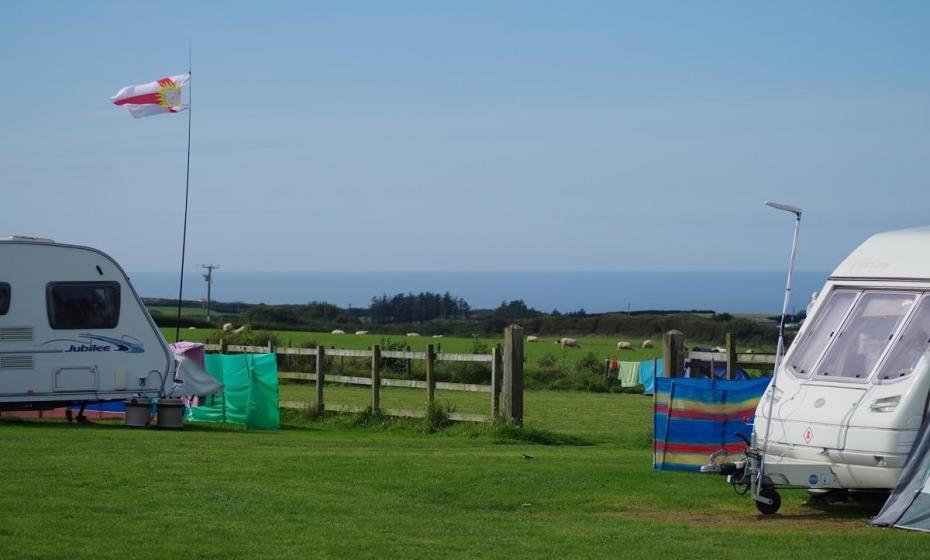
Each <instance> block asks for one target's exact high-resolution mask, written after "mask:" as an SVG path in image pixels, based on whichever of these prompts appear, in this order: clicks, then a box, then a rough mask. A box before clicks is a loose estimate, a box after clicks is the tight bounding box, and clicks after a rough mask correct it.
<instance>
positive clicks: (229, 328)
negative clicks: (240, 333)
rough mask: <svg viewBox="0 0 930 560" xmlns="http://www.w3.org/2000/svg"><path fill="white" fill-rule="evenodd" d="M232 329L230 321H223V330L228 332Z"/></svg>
mask: <svg viewBox="0 0 930 560" xmlns="http://www.w3.org/2000/svg"><path fill="white" fill-rule="evenodd" d="M231 330H232V323H223V332H229V331H231Z"/></svg>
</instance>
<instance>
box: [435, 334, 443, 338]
mask: <svg viewBox="0 0 930 560" xmlns="http://www.w3.org/2000/svg"><path fill="white" fill-rule="evenodd" d="M433 338H442V335H441V334H434V335H433Z"/></svg>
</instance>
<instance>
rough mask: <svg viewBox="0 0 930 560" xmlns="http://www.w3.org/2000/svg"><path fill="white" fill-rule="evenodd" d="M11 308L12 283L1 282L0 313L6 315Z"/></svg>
mask: <svg viewBox="0 0 930 560" xmlns="http://www.w3.org/2000/svg"><path fill="white" fill-rule="evenodd" d="M9 310H10V285H9V284H7V283H6V282H0V315H6V313H7V311H9Z"/></svg>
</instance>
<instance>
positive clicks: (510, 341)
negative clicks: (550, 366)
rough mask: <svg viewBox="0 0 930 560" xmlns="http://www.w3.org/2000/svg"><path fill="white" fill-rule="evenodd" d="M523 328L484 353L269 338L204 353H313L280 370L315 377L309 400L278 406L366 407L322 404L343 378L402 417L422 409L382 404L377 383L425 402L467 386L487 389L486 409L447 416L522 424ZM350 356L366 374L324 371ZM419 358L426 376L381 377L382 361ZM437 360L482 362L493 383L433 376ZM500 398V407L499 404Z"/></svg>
mask: <svg viewBox="0 0 930 560" xmlns="http://www.w3.org/2000/svg"><path fill="white" fill-rule="evenodd" d="M523 340H524V337H523V328H522V327H519V326H516V325H511V326H509V327H507V328H506V329H505V330H504V345H503V349H501V347H500V346H495V347H494V348H492V349H491V352H490V353H488V354H459V353H450V352H436V351H435V348H434V346H433V345H432V344H429V345H427V347H426V351H425V352H410V351H404V350H382V349H381V347H380V346H379V345H375V346H373V347H372V348H370V349H368V350H350V349H346V348H324V347H323V346H317V347H316V348H275V347H274V346H272V345H271V343H270V342H269V344H268V346H241V345H235V344H229V345H226V344H222V345H221V344H207V345H206V351H207V352H222V353H229V354H234V353H249V354H264V353H275V354H277V355H284V356H314V357H315V358H316V371H315V373H298V372H286V371H285V372H279V373H278V379H282V380H284V379H287V380H301V381H314V382H315V384H316V394H315V398H314V400H313V402H312V403H311V402H309V401H308V402H304V401H282V402H281V407H282V408H298V409H305V408H308V407H312V408H313V409H314V410H316V411H318V412H323V411H324V410H331V411H336V412H362V411H363V410H364V409H365V407H358V406H346V405H335V404H326V403H325V400H324V393H325V391H324V385H325V383H327V382H330V383H342V384H346V385H365V386H369V387H371V408H372V409H373V410H380V411H381V412H382V413H384V414H387V415H389V416H404V417H412V418H422V417H423V416H425V415H426V410H425V409H424V410H410V409H392V408H382V407H381V387H408V388H414V389H426V403H427V407H432V406H434V405H435V402H436V390H437V389H440V390H444V391H467V392H474V393H489V395H490V399H489V400H490V403H489V405H490V414H489V415H484V414H463V413H457V412H453V413H449V414H448V417H449V419H450V420H456V421H465V422H486V421H488V420H491V419H493V418H498V417H501V418H503V419H504V420H506V421H509V422H513V423H516V424H522V423H523ZM332 356H338V357H351V358H367V359H369V360H370V363H371V376H370V377H353V376H348V375H332V374H329V373H327V371H326V358H327V357H332ZM392 358H393V359H401V360H422V361H424V362H425V363H426V381H417V380H413V379H392V378H386V377H382V376H381V366H382V360H384V359H392ZM436 362H481V363H487V364H489V365H490V368H491V384H490V385H475V384H468V383H444V382H441V381H436V371H435V366H436ZM502 403H503V408H502V406H501V405H502Z"/></svg>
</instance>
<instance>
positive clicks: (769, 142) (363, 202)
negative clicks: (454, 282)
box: [0, 1, 930, 271]
mask: <svg viewBox="0 0 930 560" xmlns="http://www.w3.org/2000/svg"><path fill="white" fill-rule="evenodd" d="M928 28H930V3H927V2H904V1H896V2H779V3H767V4H763V3H757V2H629V3H627V2H603V3H601V2H457V3H452V2H300V3H284V2H272V3H268V4H263V3H256V2H241V3H230V2H223V3H208V2H191V3H187V2H183V3H172V2H160V3H158V4H157V6H155V5H153V4H152V3H151V2H57V3H51V2H7V3H5V7H4V16H3V18H2V19H0V71H2V74H0V76H2V78H0V79H2V80H3V84H2V86H3V87H2V91H3V93H2V99H3V101H4V105H5V106H6V111H4V113H3V115H2V116H0V123H2V124H0V171H2V173H0V182H2V193H3V198H4V201H3V203H2V204H0V234H6V233H16V234H27V235H40V236H47V237H52V238H55V239H56V240H60V241H66V242H75V243H82V244H90V245H93V246H97V247H100V248H102V249H104V250H106V251H108V252H110V253H111V254H113V255H114V256H115V257H117V259H118V260H120V261H121V262H122V263H123V264H124V265H125V266H126V268H128V269H129V270H135V271H158V270H173V269H176V267H177V260H178V251H179V244H180V229H181V218H182V215H181V212H182V208H183V206H182V204H183V189H184V163H185V160H184V156H185V149H186V126H187V120H186V116H175V115H164V116H157V117H151V118H147V119H140V120H134V119H132V118H130V117H129V116H128V115H127V114H126V113H125V111H124V110H121V109H118V108H116V107H113V106H111V105H110V104H109V101H108V98H109V96H111V95H113V94H114V93H115V92H116V91H117V90H118V89H119V88H120V87H121V86H124V85H128V84H133V83H142V82H146V81H150V80H153V79H155V78H158V77H161V76H163V75H166V74H174V73H179V72H183V71H184V70H185V69H186V65H187V54H188V52H187V51H188V37H192V38H193V80H192V84H193V106H194V111H193V113H192V118H193V123H192V124H193V143H192V155H191V159H192V163H191V224H190V228H189V245H188V251H189V252H188V255H189V258H188V263H189V264H190V266H191V267H196V264H197V263H203V262H217V263H220V264H222V265H223V266H224V268H225V269H226V270H242V271H248V270H277V271H302V270H307V271H310V270H327V271H337V270H343V271H350V270H396V271H405V270H432V271H455V270H514V271H523V270H529V271H532V270H778V269H783V268H784V267H785V265H786V260H787V251H788V242H789V238H790V228H791V220H790V217H789V216H787V215H783V214H779V213H776V212H774V211H772V210H768V209H766V208H764V207H763V206H762V202H763V201H764V200H766V199H775V200H780V201H784V202H789V203H792V204H797V205H799V206H802V207H804V208H805V209H806V211H807V215H806V216H805V219H804V224H803V226H802V239H801V250H800V254H799V267H800V268H801V269H806V270H829V269H831V268H833V266H835V264H837V262H838V261H839V260H840V259H841V258H842V257H843V256H844V255H845V254H846V253H848V252H849V251H850V250H851V249H852V248H853V247H854V246H855V245H856V244H857V243H859V242H860V241H861V240H862V239H864V238H865V237H867V236H868V235H870V234H872V233H874V232H878V231H883V230H888V229H897V228H902V227H911V226H919V225H926V224H927V223H928V222H930V219H928V218H927V217H926V210H925V208H926V206H927V202H928V199H930V196H928V189H927V155H928V153H930V33H927V29H928Z"/></svg>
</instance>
